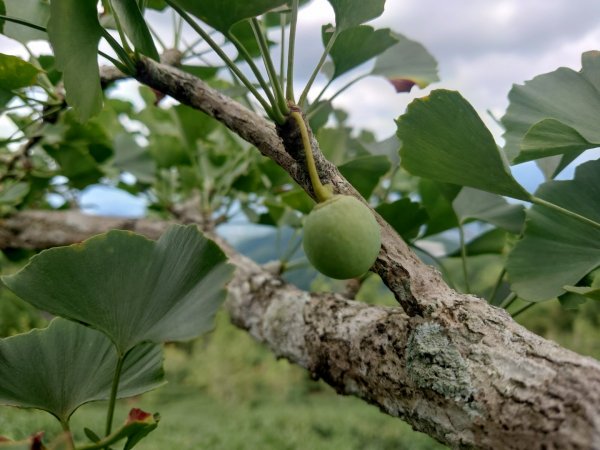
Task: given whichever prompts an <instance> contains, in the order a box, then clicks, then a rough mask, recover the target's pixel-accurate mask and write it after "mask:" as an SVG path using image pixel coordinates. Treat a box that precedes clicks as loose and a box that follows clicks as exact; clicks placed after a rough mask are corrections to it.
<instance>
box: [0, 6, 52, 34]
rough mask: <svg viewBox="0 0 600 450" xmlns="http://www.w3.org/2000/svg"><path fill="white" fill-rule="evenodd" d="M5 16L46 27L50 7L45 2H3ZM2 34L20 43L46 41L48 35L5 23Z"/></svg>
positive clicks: (12, 23)
mask: <svg viewBox="0 0 600 450" xmlns="http://www.w3.org/2000/svg"><path fill="white" fill-rule="evenodd" d="M4 6H5V7H6V15H7V16H9V17H14V18H15V19H21V20H23V21H25V22H29V23H32V24H34V25H38V26H40V27H46V24H47V23H48V18H49V17H50V5H49V4H48V2H47V1H45V0H4ZM2 33H3V34H4V35H6V36H8V37H9V38H12V39H15V40H17V41H19V42H22V43H27V42H29V41H35V40H40V39H43V40H46V39H48V35H47V34H46V33H44V32H43V31H40V30H35V29H33V28H30V27H28V26H25V25H21V24H18V23H14V22H9V21H6V22H5V23H4V28H3V31H2Z"/></svg>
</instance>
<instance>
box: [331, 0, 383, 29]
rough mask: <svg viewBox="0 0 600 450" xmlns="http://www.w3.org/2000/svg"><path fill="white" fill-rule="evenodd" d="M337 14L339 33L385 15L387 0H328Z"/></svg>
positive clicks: (336, 24) (336, 22)
mask: <svg viewBox="0 0 600 450" xmlns="http://www.w3.org/2000/svg"><path fill="white" fill-rule="evenodd" d="M327 1H328V2H329V3H330V4H331V6H332V7H333V11H334V12H335V26H336V28H337V29H338V31H340V32H341V31H342V30H345V29H347V28H350V27H355V26H356V25H360V24H361V23H365V22H368V21H369V20H372V19H375V18H376V17H379V16H380V15H381V14H382V13H383V8H384V6H385V0H369V1H364V0H327Z"/></svg>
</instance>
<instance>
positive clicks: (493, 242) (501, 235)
mask: <svg viewBox="0 0 600 450" xmlns="http://www.w3.org/2000/svg"><path fill="white" fill-rule="evenodd" d="M507 236H508V233H507V232H506V231H504V230H502V229H501V228H493V229H491V230H489V231H486V232H485V233H483V234H480V235H479V236H477V237H476V238H475V239H473V240H472V241H469V242H468V243H467V245H466V254H467V256H476V255H483V254H486V253H497V254H503V253H505V251H506V249H507ZM448 256H459V257H460V256H461V248H460V247H459V248H458V249H456V251H454V252H452V253H451V254H450V255H448Z"/></svg>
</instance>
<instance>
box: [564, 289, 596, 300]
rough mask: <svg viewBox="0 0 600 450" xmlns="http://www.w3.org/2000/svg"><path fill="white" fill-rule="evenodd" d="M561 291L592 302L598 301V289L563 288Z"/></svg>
mask: <svg viewBox="0 0 600 450" xmlns="http://www.w3.org/2000/svg"><path fill="white" fill-rule="evenodd" d="M563 289H564V290H565V291H567V292H571V293H573V294H579V295H582V296H584V297H587V298H591V299H592V300H597V301H600V287H590V286H563Z"/></svg>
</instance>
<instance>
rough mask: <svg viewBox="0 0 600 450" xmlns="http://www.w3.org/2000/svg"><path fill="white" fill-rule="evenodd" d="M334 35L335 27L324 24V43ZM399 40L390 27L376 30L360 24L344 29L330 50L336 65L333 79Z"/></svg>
mask: <svg viewBox="0 0 600 450" xmlns="http://www.w3.org/2000/svg"><path fill="white" fill-rule="evenodd" d="M332 35H333V27H332V26H331V25H324V26H323V28H322V36H323V43H324V45H327V42H329V39H330V38H331V36H332ZM397 42H398V39H397V38H396V36H395V35H394V34H393V33H392V32H391V31H390V29H389V28H385V29H383V30H375V29H374V28H373V27H370V26H368V25H359V26H356V27H352V28H348V29H346V30H344V31H342V32H341V33H340V34H339V36H338V37H337V39H336V40H335V43H334V44H333V46H332V47H331V50H330V51H329V56H330V57H331V59H332V60H333V65H334V71H333V76H332V77H331V79H335V78H337V77H339V76H340V75H342V74H344V73H346V72H348V71H349V70H352V69H354V68H355V67H358V66H359V65H361V64H362V63H364V62H367V61H368V60H370V59H371V58H374V57H375V56H377V55H379V54H381V53H383V52H384V51H385V50H386V49H388V48H389V47H391V46H392V45H394V44H396V43H397Z"/></svg>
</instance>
